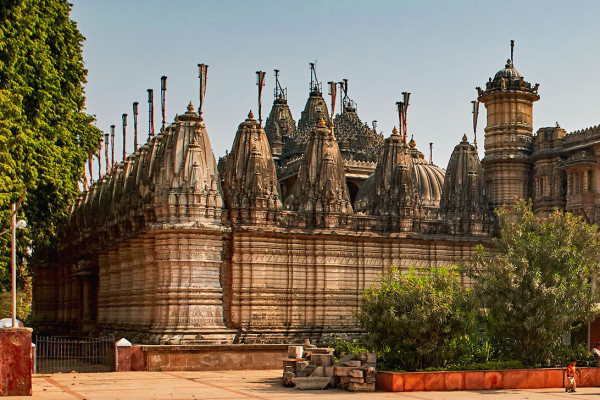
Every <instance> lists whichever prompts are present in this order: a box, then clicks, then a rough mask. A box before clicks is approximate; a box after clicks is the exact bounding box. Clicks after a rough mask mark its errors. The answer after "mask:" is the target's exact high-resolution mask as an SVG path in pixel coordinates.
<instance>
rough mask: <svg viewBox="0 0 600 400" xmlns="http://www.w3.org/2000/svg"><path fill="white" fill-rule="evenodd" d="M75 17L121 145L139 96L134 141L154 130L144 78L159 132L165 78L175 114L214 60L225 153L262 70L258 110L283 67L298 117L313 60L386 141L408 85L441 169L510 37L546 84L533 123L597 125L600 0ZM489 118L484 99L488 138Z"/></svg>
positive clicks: (289, 5) (103, 121)
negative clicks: (343, 84)
mask: <svg viewBox="0 0 600 400" xmlns="http://www.w3.org/2000/svg"><path fill="white" fill-rule="evenodd" d="M71 17H72V19H74V20H75V21H77V23H78V26H79V29H80V31H81V32H82V34H83V35H84V36H85V37H86V38H87V40H86V41H85V43H84V58H85V63H86V67H87V69H88V83H87V85H86V95H87V111H88V112H89V113H90V114H95V115H96V117H97V119H98V122H97V124H98V127H99V128H100V129H102V130H103V131H109V126H110V125H111V124H114V125H116V126H117V128H116V131H117V134H118V135H117V137H118V138H119V141H118V142H117V145H116V147H115V154H117V155H120V154H121V152H122V151H121V145H120V136H121V132H122V128H121V114H123V113H127V114H129V125H128V133H129V138H128V141H127V148H128V149H127V150H128V153H130V152H132V151H133V139H132V135H133V121H132V102H134V101H138V102H139V103H140V117H139V129H138V131H139V132H140V136H141V137H140V139H139V141H140V142H142V143H143V142H144V141H145V140H146V138H147V131H148V123H147V120H148V108H147V93H146V89H148V88H153V89H154V92H155V109H156V111H155V127H156V130H158V129H159V128H160V122H161V121H160V120H161V117H160V77H161V76H162V75H166V76H168V84H167V93H166V99H167V113H166V114H167V122H170V121H173V118H174V116H175V114H181V113H183V112H185V110H186V106H187V104H188V102H189V101H190V100H192V101H193V102H194V104H195V105H196V106H197V105H198V86H199V84H198V78H197V76H198V70H197V64H198V63H206V64H208V65H209V69H208V80H207V91H206V100H205V104H204V114H203V115H204V120H205V122H206V127H207V131H208V133H209V136H210V139H211V142H212V146H213V150H214V152H215V156H216V157H217V158H218V157H219V156H222V155H223V154H224V153H225V150H226V149H229V148H230V147H231V144H232V143H233V138H234V136H235V132H236V130H237V126H238V125H239V124H240V123H241V122H242V121H243V120H244V119H245V118H246V116H247V114H248V111H249V110H250V109H252V110H253V111H254V112H255V114H257V112H256V110H257V86H256V74H255V71H257V70H263V71H266V72H267V79H266V87H265V89H264V92H263V114H264V115H265V117H264V118H266V115H268V113H269V111H270V109H271V104H272V101H273V96H272V93H273V86H274V77H273V69H275V68H277V69H279V70H281V72H280V81H281V82H282V84H283V86H284V87H287V88H288V103H289V105H290V107H291V109H292V113H293V116H294V119H295V120H296V122H297V121H298V119H299V118H300V112H301V111H302V110H303V108H304V104H305V102H306V99H307V97H308V85H309V79H310V73H309V66H308V63H309V62H314V61H315V60H317V74H318V78H319V80H320V81H321V82H323V83H324V85H323V87H324V92H325V93H324V94H325V95H327V90H326V89H325V85H326V82H327V81H332V80H334V81H340V80H341V79H343V78H347V79H349V96H350V97H351V98H352V99H353V100H354V101H356V103H357V105H358V107H357V109H358V115H359V117H360V118H361V119H362V121H363V122H368V123H369V124H370V123H371V121H373V120H377V121H378V130H379V131H382V132H383V134H384V136H385V137H388V136H389V135H390V133H391V131H392V128H393V126H394V125H396V124H397V123H398V115H397V112H396V108H395V102H396V101H398V100H400V99H401V94H400V93H401V92H403V91H409V92H411V93H412V95H411V105H410V107H409V109H408V117H407V120H408V133H409V135H411V134H414V137H415V140H416V141H417V147H418V148H419V149H420V150H421V151H423V152H424V153H425V154H426V156H428V154H429V149H428V147H429V145H428V143H429V142H433V143H434V151H433V161H434V163H435V164H437V165H439V166H441V167H443V168H446V165H447V163H448V158H449V156H450V153H451V152H452V149H453V147H454V146H455V145H456V144H457V143H458V142H459V141H460V139H461V137H462V135H463V134H464V133H466V134H467V135H468V137H469V140H470V141H472V136H473V135H472V114H471V110H472V108H471V107H472V106H471V101H472V100H474V99H475V97H476V90H475V87H476V86H482V87H483V86H484V85H485V82H486V81H487V80H488V77H490V76H492V77H493V75H494V74H495V73H496V72H497V71H498V70H500V69H502V68H503V66H504V64H505V62H506V59H507V58H508V57H509V56H510V47H509V43H510V40H511V39H514V40H515V42H516V46H515V56H514V58H515V67H516V69H517V70H518V71H519V72H521V73H522V74H523V76H524V77H525V80H526V81H528V82H531V83H532V84H535V83H540V89H539V94H540V96H541V99H540V101H538V102H537V103H535V105H534V131H536V130H537V129H539V128H540V127H544V126H553V125H554V124H555V123H556V122H559V123H560V125H561V126H562V127H563V128H565V129H566V130H567V131H569V132H570V131H573V130H577V129H582V128H585V127H588V126H592V125H596V124H598V123H600V113H599V112H598V111H599V102H598V101H597V100H596V98H597V94H598V93H599V92H600V79H599V72H600V67H599V65H600V63H599V62H598V60H599V57H600V51H599V50H600V23H598V18H599V17H600V2H598V1H578V2H566V1H548V0H546V1H530V0H528V1H523V0H521V1H511V0H502V1H482V0H476V1H416V0H415V1H391V0H390V1H373V0H371V1H354V0H344V1H337V2H334V1H310V0H302V1H283V0H279V1H250V0H247V1H201V0H196V1H183V0H181V1H158V0H144V1H133V0H128V1H123V0H120V1H114V0H101V1H92V0H82V1H75V4H74V6H73V11H72V14H71ZM326 98H327V99H328V102H329V98H328V96H327V97H326ZM485 118H486V112H485V108H484V107H483V106H482V109H481V110H480V119H479V124H478V139H479V140H478V142H479V143H480V144H483V134H484V133H483V128H484V127H485ZM482 149H483V146H480V150H481V151H482ZM482 155H483V154H482ZM119 159H120V156H119ZM94 164H95V163H94Z"/></svg>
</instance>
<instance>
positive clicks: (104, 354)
mask: <svg viewBox="0 0 600 400" xmlns="http://www.w3.org/2000/svg"><path fill="white" fill-rule="evenodd" d="M33 341H34V343H35V358H36V360H35V368H36V371H35V372H36V373H38V374H52V373H56V372H71V371H76V372H109V371H114V370H115V344H114V342H113V340H111V339H107V338H92V339H77V338H66V337H54V336H39V335H35V336H34V337H33Z"/></svg>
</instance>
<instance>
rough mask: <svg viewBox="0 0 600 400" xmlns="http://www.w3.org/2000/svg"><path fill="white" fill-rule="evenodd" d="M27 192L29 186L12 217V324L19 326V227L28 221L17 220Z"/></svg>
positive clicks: (22, 226)
mask: <svg viewBox="0 0 600 400" xmlns="http://www.w3.org/2000/svg"><path fill="white" fill-rule="evenodd" d="M25 193H27V188H25V190H23V194H21V197H20V198H19V201H17V202H16V203H13V204H12V207H11V210H12V212H11V217H10V233H11V236H12V238H11V239H12V240H11V264H12V265H11V267H12V268H11V270H12V326H13V328H16V327H17V229H24V228H25V227H26V226H27V222H25V221H24V220H22V219H20V220H19V221H17V210H18V209H19V206H20V205H21V202H22V201H23V198H24V197H25ZM7 232H8V230H5V231H4V232H1V233H0V236H2V235H4V234H5V233H7Z"/></svg>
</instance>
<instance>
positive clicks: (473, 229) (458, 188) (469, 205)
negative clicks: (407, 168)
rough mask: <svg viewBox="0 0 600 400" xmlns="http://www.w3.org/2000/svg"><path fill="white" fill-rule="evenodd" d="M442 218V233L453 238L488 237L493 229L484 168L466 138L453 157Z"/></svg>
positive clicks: (445, 182)
mask: <svg viewBox="0 0 600 400" xmlns="http://www.w3.org/2000/svg"><path fill="white" fill-rule="evenodd" d="M439 215H440V220H441V221H442V222H443V223H444V224H443V225H442V231H443V232H446V233H451V234H454V235H457V234H458V235H481V234H489V233H490V232H491V231H492V229H493V227H494V222H495V219H494V214H493V212H492V211H491V209H490V206H489V203H488V199H487V190H486V187H485V181H484V177H483V168H481V163H480V162H479V155H478V154H477V150H476V149H475V147H474V146H473V145H471V144H470V143H469V142H468V141H467V136H466V135H465V136H463V140H462V142H460V143H459V144H458V145H457V146H456V147H454V151H453V152H452V155H451V156H450V161H449V162H448V169H447V170H446V177H445V180H444V187H443V190H442V197H441V200H440V211H439Z"/></svg>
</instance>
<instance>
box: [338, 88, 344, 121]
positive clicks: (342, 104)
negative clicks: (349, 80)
mask: <svg viewBox="0 0 600 400" xmlns="http://www.w3.org/2000/svg"><path fill="white" fill-rule="evenodd" d="M338 85H339V87H340V93H343V92H344V82H338ZM343 113H344V99H343V98H342V101H340V115H342V114H343Z"/></svg>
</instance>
